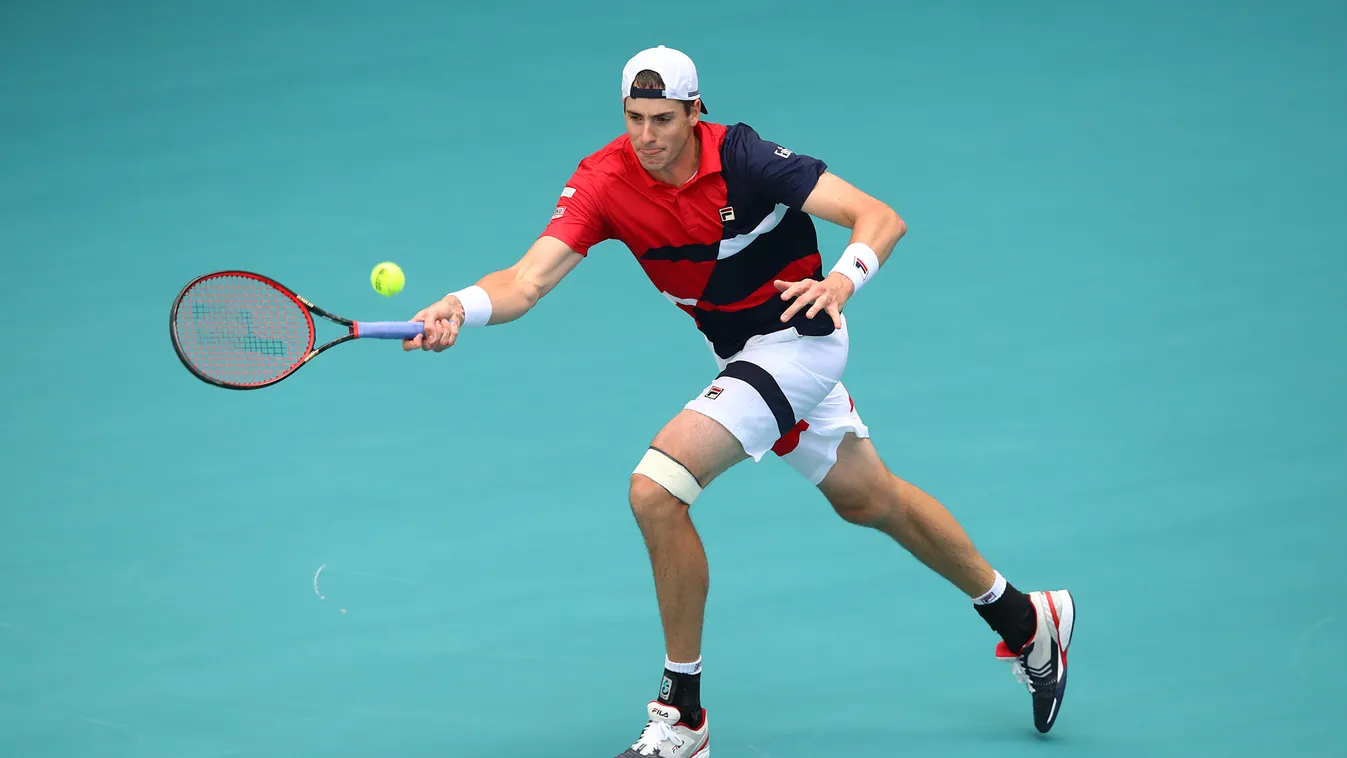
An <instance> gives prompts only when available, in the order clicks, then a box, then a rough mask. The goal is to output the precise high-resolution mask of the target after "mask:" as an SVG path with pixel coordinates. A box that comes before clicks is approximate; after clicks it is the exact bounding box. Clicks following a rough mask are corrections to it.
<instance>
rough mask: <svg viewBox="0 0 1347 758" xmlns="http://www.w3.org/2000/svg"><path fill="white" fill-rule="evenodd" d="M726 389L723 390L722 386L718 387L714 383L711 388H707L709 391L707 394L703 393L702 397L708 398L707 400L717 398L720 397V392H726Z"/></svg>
mask: <svg viewBox="0 0 1347 758" xmlns="http://www.w3.org/2000/svg"><path fill="white" fill-rule="evenodd" d="M724 391H725V390H723V389H721V388H719V387H717V386H716V385H714V384H713V385H711V389H709V390H707V391H706V394H705V395H702V397H704V398H706V399H707V400H715V399H716V398H718V397H720V393H722V392H724Z"/></svg>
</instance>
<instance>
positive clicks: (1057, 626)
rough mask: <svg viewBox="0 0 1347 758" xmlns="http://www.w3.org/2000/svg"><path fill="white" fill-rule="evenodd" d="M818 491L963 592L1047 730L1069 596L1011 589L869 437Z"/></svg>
mask: <svg viewBox="0 0 1347 758" xmlns="http://www.w3.org/2000/svg"><path fill="white" fill-rule="evenodd" d="M814 443H815V449H817V441H814ZM818 486H819V489H820V490H821V491H822V492H823V494H824V496H826V497H827V498H828V501H829V502H830V503H831V504H832V506H833V509H834V510H836V511H837V513H838V515H840V516H841V517H842V518H844V519H846V520H847V521H849V522H851V523H853V524H858V525H861V526H866V527H870V528H873V529H877V530H879V531H881V532H883V533H884V534H886V535H888V536H889V537H891V538H893V540H894V541H896V542H898V544H900V545H902V546H903V547H904V548H906V549H907V550H908V552H910V553H911V554H912V555H913V556H914V557H916V558H917V559H918V560H920V561H921V562H922V563H923V564H925V565H926V566H927V567H929V568H930V569H931V570H933V571H935V572H936V573H937V574H939V575H940V576H942V577H944V578H945V579H946V580H947V581H949V582H950V583H951V584H953V585H954V586H956V587H958V588H959V589H960V590H961V591H963V592H964V594H966V595H968V597H969V598H970V599H971V600H972V601H973V603H974V608H975V609H976V610H977V612H978V614H979V615H981V616H982V618H983V620H984V621H986V622H987V625H988V626H990V627H991V628H992V629H993V630H994V631H995V632H996V633H997V634H999V635H1000V636H1001V638H1002V640H1003V643H1002V644H1001V645H998V647H997V657H999V658H1002V659H1005V660H1010V661H1012V666H1014V670H1015V673H1016V678H1017V679H1019V680H1020V681H1021V682H1023V683H1024V684H1026V685H1028V687H1029V691H1030V693H1031V695H1032V696H1033V710H1034V725H1035V727H1036V728H1037V729H1038V730H1039V731H1040V732H1047V731H1048V730H1049V729H1051V728H1052V726H1053V724H1054V723H1055V722H1056V718H1057V714H1058V712H1059V710H1060V708H1061V701H1062V697H1063V695H1064V694H1065V690H1066V650H1067V647H1068V646H1069V645H1070V644H1071V636H1072V632H1073V631H1074V627H1075V601H1074V600H1073V598H1072V597H1071V594H1070V593H1069V592H1067V591H1065V590H1056V591H1052V592H1030V593H1028V594H1025V593H1022V592H1020V591H1019V590H1018V589H1016V588H1015V587H1014V586H1013V585H1011V584H1010V583H1009V582H1007V581H1006V580H1005V578H1004V577H1002V576H1001V575H1000V574H999V573H997V572H996V571H995V570H993V569H992V567H991V566H990V565H989V564H988V563H987V561H986V560H985V559H984V558H983V557H982V556H981V555H980V554H979V553H978V551H977V548H976V547H974V546H973V543H972V541H971V540H970V539H969V538H968V535H967V534H965V533H964V530H963V528H962V527H960V526H959V523H958V522H957V521H956V520H955V519H954V516H952V515H951V514H950V512H949V511H948V510H947V509H946V508H945V507H944V506H943V505H941V504H940V502H939V501H937V500H936V499H935V498H933V497H931V496H930V495H928V494H927V493H925V492H923V491H922V490H921V489H920V488H918V487H916V486H914V485H912V484H910V483H908V482H906V481H903V480H902V479H900V478H899V477H897V476H895V475H894V474H893V473H891V472H890V471H889V469H888V467H887V466H885V465H884V463H883V461H881V460H880V458H879V454H878V453H877V452H876V451H875V448H874V445H873V444H872V443H871V442H870V440H869V439H865V438H863V437H858V436H857V435H855V434H853V433H849V432H848V433H846V434H845V435H844V436H843V437H842V441H841V443H840V444H839V445H838V446H837V449H836V463H834V464H833V465H832V467H831V469H830V470H829V471H828V473H827V475H826V476H825V477H824V478H823V480H822V481H821V482H819V484H818Z"/></svg>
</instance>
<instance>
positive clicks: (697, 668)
mask: <svg viewBox="0 0 1347 758" xmlns="http://www.w3.org/2000/svg"><path fill="white" fill-rule="evenodd" d="M664 668H666V669H668V670H670V671H672V672H674V673H675V674H700V673H702V659H701V657H700V656H698V658H697V660H695V661H693V662H692V663H674V662H673V661H671V660H669V656H667V655H666V656H664Z"/></svg>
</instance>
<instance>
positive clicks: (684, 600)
mask: <svg viewBox="0 0 1347 758" xmlns="http://www.w3.org/2000/svg"><path fill="white" fill-rule="evenodd" d="M621 94H622V103H623V112H624V115H625V119H626V124H627V133H626V135H625V136H622V137H619V138H617V139H614V140H613V141H612V142H610V143H609V144H607V145H606V146H604V147H603V148H602V149H600V150H598V151H597V152H595V153H593V154H592V155H590V156H588V157H587V158H585V159H584V160H583V161H581V162H580V163H579V165H578V167H577V168H576V170H575V172H574V174H573V175H572V176H571V178H570V181H569V182H568V183H567V184H566V186H565V188H564V189H563V190H562V191H561V197H560V200H559V202H558V204H557V206H556V210H555V211H554V212H553V214H552V219H551V222H550V223H549V224H548V226H547V227H546V229H545V230H544V232H543V234H542V235H541V236H540V237H539V238H538V239H537V241H536V242H535V243H534V244H533V246H532V247H531V248H530V249H529V250H528V252H527V253H525V254H524V256H523V258H521V259H520V260H519V261H518V262H517V263H515V264H514V265H513V266H511V267H509V268H507V269H504V270H500V271H496V272H494V273H491V274H487V275H486V276H485V277H483V278H482V279H481V280H480V281H478V282H477V284H475V285H473V286H470V287H467V288H464V289H461V290H459V291H457V292H453V293H451V294H449V295H446V296H445V297H444V298H443V299H441V300H440V301H439V302H437V303H435V304H433V305H431V306H430V307H428V308H425V309H424V310H422V311H421V312H419V313H417V314H416V316H415V319H416V320H421V321H424V322H425V329H424V333H423V334H421V335H418V336H417V337H416V338H414V339H412V340H409V341H406V342H404V343H403V347H404V349H405V350H417V349H419V350H433V351H437V352H438V351H441V350H444V349H446V348H448V347H451V346H452V345H454V343H455V342H456V341H457V339H458V336H459V333H460V330H462V329H467V328H473V327H482V326H486V325H494V324H503V323H506V322H510V321H513V320H515V319H517V318H519V317H521V316H523V315H524V314H525V313H527V312H528V311H529V309H531V308H532V307H533V306H534V305H536V304H537V302H538V301H539V299H541V298H542V297H544V296H545V295H547V293H548V292H550V291H551V290H552V288H553V287H555V286H556V285H557V283H558V282H560V281H561V279H562V278H563V277H565V276H566V274H567V273H568V272H570V271H571V270H572V269H573V268H574V267H575V266H576V265H577V264H578V263H579V262H580V261H581V260H583V259H584V257H585V256H586V255H587V254H588V252H589V250H590V248H591V247H593V246H594V245H596V244H598V243H599V242H602V241H604V240H608V239H616V240H620V241H622V242H623V243H624V244H626V246H627V247H628V248H629V249H630V250H631V252H632V253H633V254H634V255H635V256H636V259H637V260H638V261H639V263H640V265H641V266H642V268H643V269H644V270H645V273H646V274H647V275H648V276H649V278H650V280H651V281H652V283H654V284H655V286H656V287H658V288H659V290H660V291H661V292H662V293H663V294H664V296H665V297H666V298H668V299H669V300H670V301H671V302H673V303H674V304H675V305H676V306H677V307H679V308H681V309H682V310H683V311H685V312H686V313H687V314H688V315H690V316H691V317H692V318H693V319H694V320H695V323H696V325H697V327H698V329H699V330H700V331H701V332H702V334H703V336H704V337H705V339H706V342H707V344H708V346H709V347H710V349H711V350H712V351H713V354H714V359H715V361H716V365H717V366H718V368H719V373H718V374H717V375H716V376H715V377H714V378H713V379H712V380H711V381H710V382H709V383H708V384H707V386H706V387H705V389H704V390H703V391H702V392H701V393H700V394H699V395H698V396H697V397H695V398H693V399H692V400H691V401H689V402H688V403H687V405H686V406H685V408H684V409H683V410H682V411H681V412H680V413H678V414H677V415H676V416H674V418H673V419H671V420H670V421H669V422H668V424H667V425H666V426H665V427H664V428H663V429H662V430H660V431H659V432H658V433H657V434H656V435H655V437H654V439H653V441H652V442H651V444H650V447H649V449H648V450H646V451H645V453H644V456H643V457H642V458H641V459H640V462H639V463H638V464H637V465H636V467H635V470H634V472H633V473H632V476H631V482H630V498H629V499H630V504H631V509H632V513H633V514H634V516H635V518H636V521H637V524H638V525H639V527H640V530H641V534H642V536H643V538H644V540H645V544H646V547H647V550H648V552H649V556H650V562H651V568H652V570H653V573H654V578H655V591H656V597H657V600H658V604H659V611H660V618H661V621H662V624H663V629H664V638H665V648H666V649H665V661H664V676H663V679H662V680H661V683H660V688H659V692H658V696H657V697H656V698H655V700H653V701H652V702H650V703H649V705H648V707H647V714H648V719H647V722H646V726H645V729H644V730H643V731H642V732H641V734H640V736H639V738H638V739H637V740H636V742H635V743H634V744H632V746H631V747H630V748H629V749H628V750H626V751H625V752H624V753H622V755H621V756H619V758H624V757H627V756H657V757H659V758H706V757H707V756H709V754H710V745H709V728H710V726H709V721H708V718H707V711H706V710H705V709H704V708H703V707H702V704H701V702H700V695H699V691H700V681H701V644H702V619H703V614H704V611H705V605H706V594H707V587H708V571H707V564H706V555H705V552H704V551H703V549H702V544H701V541H700V539H699V537H698V535H697V531H696V529H695V528H694V527H693V524H692V520H691V518H690V516H689V511H690V507H691V506H692V504H693V502H694V501H695V500H696V499H697V497H698V495H699V494H700V493H701V491H702V489H703V488H704V487H706V486H707V485H709V484H710V482H711V481H712V480H714V479H715V478H716V477H717V476H719V475H720V474H721V473H723V472H724V471H725V470H727V469H728V468H730V467H731V466H733V465H735V464H736V463H739V462H741V461H743V460H746V459H749V458H752V459H753V460H754V461H759V460H761V459H762V457H763V456H764V455H766V454H767V452H768V451H771V452H772V453H774V454H775V455H778V456H780V457H781V458H782V459H783V460H785V461H786V462H787V463H789V464H790V465H791V466H792V467H793V468H794V469H795V470H796V471H797V472H799V474H800V475H802V476H803V477H804V478H805V479H807V480H808V481H810V482H811V483H812V484H814V485H815V486H817V487H818V488H819V489H820V490H821V491H822V493H823V494H824V496H825V497H826V498H827V499H828V501H829V502H830V503H831V504H832V506H833V508H834V509H835V510H836V511H837V513H838V514H839V515H841V516H842V518H844V519H846V520H847V521H850V522H852V523H855V524H859V525H862V526H867V527H871V528H874V529H878V530H880V531H882V532H884V533H885V534H887V535H889V536H890V537H892V538H893V539H894V540H895V541H897V542H898V543H899V544H900V545H902V546H903V547H904V548H905V549H907V550H908V551H909V552H911V553H912V554H913V555H914V556H916V557H917V558H918V559H919V560H921V561H922V562H923V563H924V564H925V565H926V566H928V567H930V568H931V569H932V570H934V571H935V572H937V573H939V574H940V575H941V576H942V577H944V578H945V579H946V580H947V581H949V582H950V583H951V584H953V585H954V586H956V587H957V588H958V589H960V590H962V591H963V592H964V593H965V594H966V595H967V596H968V597H969V598H970V599H971V600H972V603H973V605H974V608H975V609H976V611H977V612H978V613H979V614H980V615H981V616H982V618H983V619H984V620H985V621H986V623H987V624H988V625H989V626H990V627H991V628H992V629H993V630H994V631H995V632H997V633H998V634H999V635H1000V636H1001V638H1002V641H1001V642H1000V643H998V645H997V650H996V654H997V656H998V657H1000V658H1002V659H1006V660H1009V661H1011V666H1012V669H1013V670H1014V672H1015V675H1016V677H1017V678H1018V679H1020V681H1022V682H1024V683H1026V684H1027V685H1028V688H1029V691H1030V693H1031V695H1032V701H1033V714H1034V724H1035V726H1036V727H1037V728H1038V730H1039V731H1041V732H1046V731H1048V730H1049V729H1050V728H1051V727H1052V725H1053V723H1054V721H1055V719H1056V716H1057V712H1058V709H1059V707H1060V705H1061V700H1062V695H1063V694H1064V691H1065V687H1066V651H1067V647H1068V646H1069V644H1070V641H1071V632H1072V628H1073V626H1074V621H1075V606H1074V604H1073V602H1072V598H1071V595H1070V593H1069V592H1067V591H1066V590H1058V591H1052V592H1031V593H1029V594H1027V595H1026V594H1024V593H1021V592H1020V591H1019V590H1017V589H1015V588H1014V587H1013V586H1012V585H1010V584H1009V583H1007V582H1006V580H1005V579H1004V578H1003V577H1002V576H1001V574H1000V573H999V572H997V571H994V570H993V569H992V568H991V566H990V565H988V563H987V562H986V561H985V560H984V559H983V558H982V557H981V556H980V555H979V554H978V552H977V550H976V549H975V548H974V546H973V545H972V543H971V542H970V541H969V539H968V537H967V536H966V535H965V534H964V532H963V530H962V529H961V528H960V526H959V524H958V523H957V522H956V521H955V520H954V518H953V517H952V516H951V515H950V514H949V512H948V511H946V510H945V508H944V507H943V506H941V504H940V503H938V502H937V501H936V500H935V499H934V498H932V497H931V496H930V495H927V494H926V493H925V492H922V491H921V490H920V489H918V488H917V487H915V486H913V485H911V484H909V483H907V482H905V481H903V480H901V479H899V478H898V477H896V476H894V475H893V474H892V473H890V472H889V470H888V469H887V468H886V467H885V465H884V464H883V463H882V462H881V461H880V458H879V456H878V454H877V453H876V452H875V448H874V446H873V444H872V443H871V442H870V440H869V431H868V429H867V427H866V426H865V424H864V423H863V422H862V421H861V419H860V416H859V415H858V414H857V412H856V409H855V404H854V403H853V402H852V399H851V396H850V394H849V393H848V392H847V390H846V388H845V387H844V386H843V385H842V382H841V378H842V373H843V369H844V368H845V366H846V361H847V351H848V336H847V325H846V318H845V317H844V316H843V315H842V311H843V309H844V307H845V305H846V303H847V300H848V299H849V298H851V297H852V296H853V295H854V294H855V293H856V292H857V291H859V289H860V288H861V287H862V286H864V285H865V284H866V283H868V282H869V281H870V280H871V279H873V278H874V277H875V275H876V274H877V273H878V272H879V271H880V268H881V266H882V265H883V263H884V262H885V261H886V260H887V259H888V257H889V255H890V253H891V252H892V250H893V247H894V246H895V245H896V244H897V242H898V240H899V238H901V237H902V236H903V234H904V233H905V232H906V226H905V224H904V222H903V221H902V219H901V218H899V216H898V214H896V213H894V212H893V211H892V210H891V209H890V208H889V207H888V206H886V205H885V204H884V203H882V202H880V201H878V200H876V199H874V198H872V197H870V196H868V195H866V194H865V193H863V192H861V191H860V190H858V189H856V188H855V187H852V186H851V185H850V184H848V183H847V182H845V181H844V180H842V179H840V178H838V177H837V176H836V175H834V174H832V173H829V172H828V171H827V167H826V166H825V164H824V163H823V162H822V161H819V160H817V159H814V158H811V157H809V156H805V155H801V154H799V153H795V152H793V151H791V150H789V149H787V148H785V147H782V146H780V145H778V144H776V143H773V142H768V141H765V140H763V139H761V138H759V136H758V135H757V133H756V132H754V130H753V129H751V128H749V127H748V126H746V125H744V124H737V125H735V126H728V127H727V126H724V125H720V124H714V123H710V122H707V121H702V120H701V114H704V113H707V109H706V107H705V105H703V104H702V102H701V99H700V92H699V89H698V84H697V71H696V67H695V66H694V65H693V62H692V61H691V60H690V59H689V58H688V57H687V56H686V55H684V54H683V53H681V52H679V51H677V50H673V49H670V48H666V47H663V46H660V47H657V48H651V49H648V50H644V51H642V52H640V53H638V54H637V55H636V56H635V57H633V58H632V59H631V60H630V61H628V62H627V64H626V66H625V68H624V69H623V71H622V90H621ZM811 217H817V218H821V219H824V220H826V221H830V222H832V223H834V224H838V225H841V226H844V227H846V228H849V229H851V231H852V235H851V241H850V245H849V246H848V247H847V248H846V249H845V250H844V251H843V252H842V255H841V258H840V260H838V261H837V263H836V265H835V266H833V267H832V269H831V270H830V271H829V272H828V273H827V274H826V276H825V275H824V272H823V269H822V257H821V255H820V252H819V250H818V243H817V238H816V233H815V229H814V224H813V220H812V218H811Z"/></svg>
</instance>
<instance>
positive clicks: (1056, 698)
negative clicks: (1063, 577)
mask: <svg viewBox="0 0 1347 758" xmlns="http://www.w3.org/2000/svg"><path fill="white" fill-rule="evenodd" d="M1029 601H1030V602H1032V603H1033V604H1034V611H1035V614H1036V615H1037V627H1036V629H1035V630H1034V636H1033V637H1032V638H1030V639H1029V641H1028V642H1027V643H1025V645H1024V647H1023V648H1021V649H1020V651H1019V652H1018V653H1016V652H1014V651H1012V650H1011V649H1010V646H1008V645H1006V643H1004V642H999V643H997V645H996V657H997V658H999V659H1001V660H1003V661H1009V662H1010V670H1011V672H1012V673H1013V674H1014V675H1015V678H1016V679H1017V680H1019V682H1020V683H1021V684H1023V685H1025V686H1026V687H1028V688H1029V695H1030V696H1031V697H1032V698H1033V703H1034V728H1036V729H1038V731H1039V732H1042V733H1047V731H1048V730H1049V729H1052V726H1053V724H1055V723H1056V722H1057V715H1058V714H1060V713H1061V711H1062V697H1063V696H1064V695H1065V694H1066V649H1067V648H1068V647H1070V646H1071V633H1072V632H1073V631H1075V627H1076V603H1075V600H1073V599H1072V597H1071V593H1070V592H1068V591H1066V590H1054V591H1051V592H1030V593H1029Z"/></svg>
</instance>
